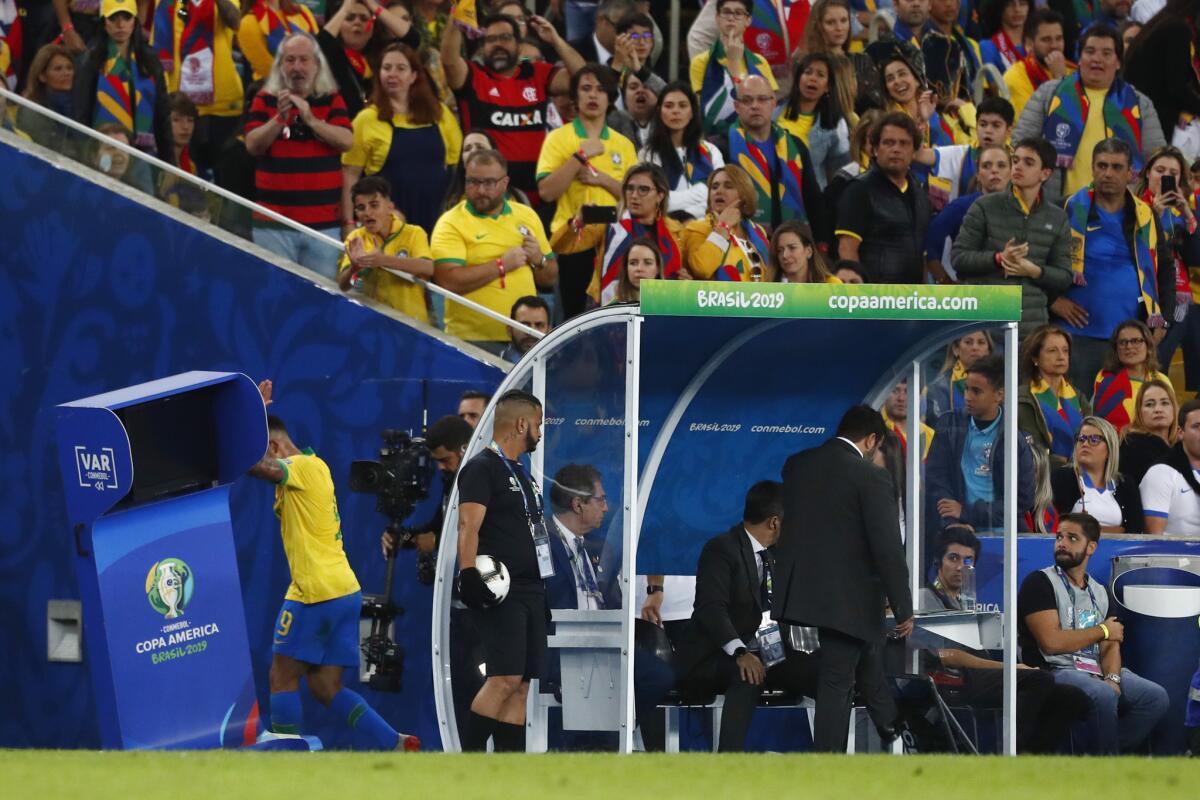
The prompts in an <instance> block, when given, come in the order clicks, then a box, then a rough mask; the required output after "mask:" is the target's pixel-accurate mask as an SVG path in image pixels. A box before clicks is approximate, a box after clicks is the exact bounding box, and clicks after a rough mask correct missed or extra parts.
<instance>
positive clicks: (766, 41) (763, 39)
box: [754, 33, 771, 52]
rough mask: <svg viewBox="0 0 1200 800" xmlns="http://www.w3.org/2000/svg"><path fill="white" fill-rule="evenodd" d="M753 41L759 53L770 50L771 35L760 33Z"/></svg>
mask: <svg viewBox="0 0 1200 800" xmlns="http://www.w3.org/2000/svg"><path fill="white" fill-rule="evenodd" d="M754 41H755V43H756V44H757V45H758V49H759V51H760V52H761V51H765V50H769V49H770V48H771V34H769V33H760V34H759V35H758V36H756V37H754Z"/></svg>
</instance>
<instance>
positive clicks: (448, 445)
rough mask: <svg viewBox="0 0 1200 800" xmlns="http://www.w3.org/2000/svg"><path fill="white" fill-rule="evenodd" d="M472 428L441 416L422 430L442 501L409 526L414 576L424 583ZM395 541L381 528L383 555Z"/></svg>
mask: <svg viewBox="0 0 1200 800" xmlns="http://www.w3.org/2000/svg"><path fill="white" fill-rule="evenodd" d="M472 432H473V428H472V426H471V425H470V424H469V423H468V422H467V421H466V420H464V419H462V418H461V417H456V416H445V417H442V418H441V419H439V420H438V421H437V422H435V423H433V425H431V426H429V430H428V431H426V432H425V446H426V447H427V448H429V455H430V457H431V458H432V459H433V461H434V463H436V464H437V466H438V469H439V470H441V473H442V502H441V505H439V506H438V510H437V513H436V514H435V515H434V516H433V518H432V519H430V520H429V521H428V522H426V523H423V524H420V525H415V526H413V527H414V528H415V529H416V530H418V531H421V533H418V534H416V535H414V536H413V537H412V546H413V547H415V548H416V549H417V576H418V578H420V580H421V583H424V584H432V583H433V572H432V567H433V562H434V560H435V559H436V558H437V545H438V537H439V535H440V534H441V532H442V523H443V520H444V519H445V514H446V504H447V503H448V502H449V500H450V490H451V489H452V488H454V479H455V477H456V476H457V475H458V468H459V467H460V466H462V457H463V453H465V452H466V451H467V442H468V441H469V440H470V438H471V433H472ZM395 542H396V537H395V535H393V533H392V532H391V531H390V530H385V531H384V532H383V536H382V538H381V539H380V548H381V549H382V551H383V557H384V558H387V557H388V556H390V555H391V554H392V547H393V546H394V545H395ZM405 545H406V543H405V542H401V545H400V546H401V547H404V546H405ZM425 562H428V564H429V568H428V571H426V569H424V564H425ZM426 577H428V580H426Z"/></svg>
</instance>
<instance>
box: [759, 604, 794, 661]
mask: <svg viewBox="0 0 1200 800" xmlns="http://www.w3.org/2000/svg"><path fill="white" fill-rule="evenodd" d="M754 638H755V639H757V640H758V657H759V660H761V661H762V663H763V666H764V667H767V668H768V669H769V668H771V667H773V666H775V665H776V664H778V663H780V662H781V661H783V660H784V659H785V658H786V657H787V654H786V653H784V651H783V634H782V633H780V631H779V623H778V622H776V621H775V620H773V619H771V618H770V617H768V616H767V615H766V614H763V622H762V624H761V625H759V626H758V631H757V632H756V633H755V634H754Z"/></svg>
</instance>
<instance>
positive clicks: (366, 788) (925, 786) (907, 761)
mask: <svg viewBox="0 0 1200 800" xmlns="http://www.w3.org/2000/svg"><path fill="white" fill-rule="evenodd" d="M0 776H3V777H2V778H0V797H3V798H5V800H9V799H11V800H53V799H54V798H60V797H61V798H88V800H92V799H95V800H104V799H106V798H120V800H130V799H131V798H143V797H154V798H162V799H163V800H165V799H166V798H170V800H184V799H185V798H204V799H205V800H231V799H232V798H254V799H255V800H259V799H261V798H277V797H278V798H294V799H295V800H321V799H322V798H338V800H359V799H360V798H361V800H374V798H380V800H383V799H385V798H386V799H387V800H393V798H418V800H459V799H460V798H485V799H486V800H510V798H511V799H513V800H541V798H554V800H590V799H591V798H597V800H627V799H628V800H663V798H676V797H679V798H710V797H711V798H722V799H723V798H754V800H780V799H781V798H810V797H812V798H855V800H858V799H859V798H861V799H862V800H868V799H870V800H874V798H880V800H904V798H921V800H943V798H955V800H985V799H986V798H1009V797H1011V798H1019V800H1031V799H1040V798H1053V800H1072V799H1073V798H1079V799H1080V800H1135V799H1136V800H1142V798H1149V799H1150V800H1171V799H1172V798H1188V800H1197V798H1200V760H1185V759H1153V760H1151V759H1144V758H1137V759H1134V758H1107V759H1092V758H1032V757H1021V758H1017V759H1005V758H999V757H952V756H814V755H805V754H794V755H770V754H762V755H720V756H714V755H709V754H703V753H687V754H682V755H672V756H667V755H661V754H659V755H645V754H636V755H632V756H618V755H611V754H554V755H500V756H496V755H470V756H463V755H446V754H441V753H422V754H409V755H405V754H390V753H389V754H367V753H334V752H329V753H249V752H247V753H231V752H224V753H222V752H190V753H116V752H111V753H98V752H83V751H45V750H6V751H0Z"/></svg>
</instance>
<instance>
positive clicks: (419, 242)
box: [338, 215, 432, 322]
mask: <svg viewBox="0 0 1200 800" xmlns="http://www.w3.org/2000/svg"><path fill="white" fill-rule="evenodd" d="M355 239H358V240H360V241H361V242H362V243H363V250H364V251H365V252H367V253H374V252H375V251H376V250H378V249H379V247H380V245H382V246H383V254H384V255H385V256H396V257H397V258H432V256H431V255H430V252H429V237H428V236H426V235H425V231H423V230H421V227H420V226H419V225H410V224H408V223H407V222H405V221H404V220H402V219H400V217H398V216H395V215H393V216H392V229H391V230H390V231H389V232H388V235H387V237H386V238H384V239H380V238H379V237H378V236H372V235H371V234H369V233H367V231H366V229H365V228H355V229H354V230H353V231H351V232H350V235H349V236H347V237H346V247H347V248H349V247H350V242H352V241H353V240H355ZM348 269H351V266H350V257H349V256H347V255H346V254H345V253H343V254H342V259H341V261H339V262H338V272H339V273H341V272H344V271H345V270H348ZM362 292H363V294H365V295H366V296H367V297H373V298H375V299H376V300H378V301H379V302H381V303H386V304H387V305H389V306H391V307H392V308H394V309H396V310H397V311H399V312H400V313H402V314H407V315H408V316H410V317H412V318H413V319H417V320H420V321H421V322H429V311H428V310H427V309H426V307H425V289H424V287H422V286H421V285H420V284H417V283H413V282H412V281H406V280H405V279H404V278H401V277H399V276H398V275H393V274H391V273H390V272H386V271H384V270H382V269H369V270H366V274H365V275H364V276H363V286H362Z"/></svg>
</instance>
